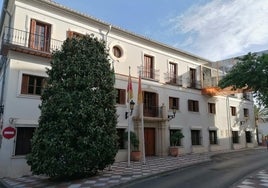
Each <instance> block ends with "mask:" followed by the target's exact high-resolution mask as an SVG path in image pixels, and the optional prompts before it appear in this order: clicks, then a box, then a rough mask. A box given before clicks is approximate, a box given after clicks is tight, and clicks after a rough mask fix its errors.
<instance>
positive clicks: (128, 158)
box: [127, 66, 130, 167]
mask: <svg viewBox="0 0 268 188" xmlns="http://www.w3.org/2000/svg"><path fill="white" fill-rule="evenodd" d="M128 75H129V77H128V97H127V99H128V101H127V102H128V105H127V108H128V116H127V123H128V129H127V130H128V132H127V166H128V167H130V118H129V117H130V91H129V89H130V80H129V79H130V66H129V71H128Z"/></svg>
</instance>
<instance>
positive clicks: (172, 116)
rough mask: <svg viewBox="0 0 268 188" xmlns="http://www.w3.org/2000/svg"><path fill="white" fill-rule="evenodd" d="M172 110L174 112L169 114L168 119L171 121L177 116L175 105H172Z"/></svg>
mask: <svg viewBox="0 0 268 188" xmlns="http://www.w3.org/2000/svg"><path fill="white" fill-rule="evenodd" d="M172 112H173V114H172V115H168V121H170V120H172V119H173V118H175V114H176V107H175V106H173V107H172Z"/></svg>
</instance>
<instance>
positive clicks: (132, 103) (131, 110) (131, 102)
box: [125, 100, 135, 119]
mask: <svg viewBox="0 0 268 188" xmlns="http://www.w3.org/2000/svg"><path fill="white" fill-rule="evenodd" d="M134 106H135V102H134V101H133V100H131V101H130V102H129V109H130V116H131V115H132V112H133V109H134ZM125 118H126V119H127V118H128V112H126V113H125Z"/></svg>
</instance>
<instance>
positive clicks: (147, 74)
mask: <svg viewBox="0 0 268 188" xmlns="http://www.w3.org/2000/svg"><path fill="white" fill-rule="evenodd" d="M138 72H140V73H141V77H142V78H144V79H149V80H155V81H159V72H160V71H159V70H156V69H151V68H147V67H145V66H139V67H138Z"/></svg>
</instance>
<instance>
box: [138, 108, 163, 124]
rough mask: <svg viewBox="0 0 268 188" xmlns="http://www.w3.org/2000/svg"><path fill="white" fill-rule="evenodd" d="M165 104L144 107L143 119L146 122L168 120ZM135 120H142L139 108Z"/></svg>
mask: <svg viewBox="0 0 268 188" xmlns="http://www.w3.org/2000/svg"><path fill="white" fill-rule="evenodd" d="M166 116H167V115H166V107H165V106H146V105H144V107H143V119H144V122H151V123H152V122H155V123H156V122H163V121H167V117H166ZM133 120H135V121H140V120H141V111H140V109H138V114H137V116H134V117H133Z"/></svg>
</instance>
